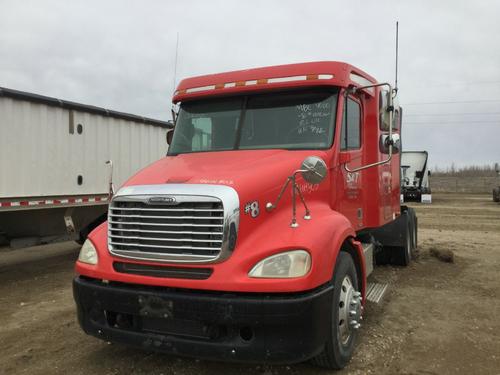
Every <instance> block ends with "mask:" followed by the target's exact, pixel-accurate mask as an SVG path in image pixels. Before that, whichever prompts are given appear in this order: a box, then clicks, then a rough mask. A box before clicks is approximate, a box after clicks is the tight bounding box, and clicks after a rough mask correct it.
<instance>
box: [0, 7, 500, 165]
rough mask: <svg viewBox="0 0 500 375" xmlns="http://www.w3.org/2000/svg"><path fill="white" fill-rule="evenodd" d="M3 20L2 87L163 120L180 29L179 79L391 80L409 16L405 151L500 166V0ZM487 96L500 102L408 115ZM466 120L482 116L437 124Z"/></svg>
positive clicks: (403, 87)
mask: <svg viewBox="0 0 500 375" xmlns="http://www.w3.org/2000/svg"><path fill="white" fill-rule="evenodd" d="M0 10H1V11H0V56H1V57H2V58H1V59H0V86H6V87H11V88H14V89H19V90H26V91H32V92H36V93H41V94H45V95H50V96H56V97H60V98H64V99H68V100H74V101H79V102H83V103H88V104H93V105H98V106H103V107H107V108H112V109H116V110H121V111H126V112H132V113H136V114H140V115H146V116H151V117H156V118H161V119H167V118H169V116H170V115H169V112H170V96H171V93H172V92H173V70H174V60H175V43H176V35H177V33H179V35H180V45H179V56H178V67H177V76H178V78H177V81H179V80H180V79H181V78H182V77H187V76H191V75H197V74H207V73H215V72H220V71H225V70H236V69H244V68H249V67H256V66H266V65H274V64H284V63H291V62H301V61H314V60H341V61H347V62H350V63H352V64H354V65H357V66H359V67H360V68H362V69H364V70H366V71H367V72H368V73H370V74H371V75H373V76H375V77H376V78H377V79H379V80H380V81H393V79H394V24H395V21H396V20H399V21H400V41H401V44H400V67H399V68H400V77H399V82H400V91H399V99H400V102H401V104H402V105H403V106H404V108H405V118H404V120H405V121H406V125H405V128H404V142H405V147H406V148H408V149H427V150H428V151H429V152H430V157H431V164H432V165H435V164H438V165H443V166H444V165H447V164H450V163H451V162H455V163H456V164H459V165H460V164H470V163H476V164H478V163H479V164H484V163H492V162H494V161H500V151H499V150H500V148H499V147H498V140H499V139H500V115H496V116H493V115H481V113H485V112H500V68H499V67H500V42H499V40H498V38H499V35H500V23H498V20H497V16H498V14H500V3H498V2H496V1H475V2H469V1H451V0H447V1H440V2H437V1H418V2H417V1H412V2H410V1H400V0H391V1H390V0H382V1H370V2H368V1H360V0H357V1H349V2H345V1H311V0H310V1H307V2H304V1H284V0H282V1H270V0H268V1H262V0H258V1H248V2H247V1H222V0H218V1H202V0H199V1H194V0H187V1H182V2H178V1H118V0H110V1H96V0H91V1H71V2H67V1H23V2H18V1H9V0H1V1H0ZM481 82H482V83H481ZM485 82H486V83H485ZM488 82H490V83H488ZM495 82H496V83H495ZM465 83H469V84H465ZM484 99H498V100H499V101H498V102H481V103H469V104H459V103H455V104H440V105H438V104H436V105H412V103H421V102H437V101H463V100H484ZM464 112H472V113H476V114H477V115H475V116H471V115H454V116H452V115H450V116H433V114H436V113H437V114H443V113H446V114H448V113H449V114H455V113H464ZM424 115H425V116H424ZM450 121H461V122H466V123H453V124H445V122H450ZM468 121H478V122H477V123H472V122H469V123H467V122H468ZM484 121H496V123H485V122H484ZM417 122H421V124H416V123H417Z"/></svg>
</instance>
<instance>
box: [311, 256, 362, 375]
mask: <svg viewBox="0 0 500 375" xmlns="http://www.w3.org/2000/svg"><path fill="white" fill-rule="evenodd" d="M330 308H331V314H330V316H331V321H330V327H329V337H328V340H327V342H326V344H325V348H324V349H323V352H321V353H320V354H319V355H318V356H317V357H315V358H313V359H312V362H313V363H314V364H316V365H318V366H321V367H326V368H331V369H341V368H343V367H344V366H345V365H346V364H347V363H348V362H349V360H350V359H351V357H352V354H353V352H354V346H355V344H356V338H357V336H358V330H359V327H360V324H359V321H360V317H361V293H360V292H359V291H358V277H357V274H356V268H355V266H354V261H353V260H352V257H351V255H350V254H349V253H347V252H345V251H341V252H340V253H339V256H338V258H337V263H336V265H335V274H334V276H333V300H332V305H331V306H330Z"/></svg>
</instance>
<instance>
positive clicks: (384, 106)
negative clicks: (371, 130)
mask: <svg viewBox="0 0 500 375" xmlns="http://www.w3.org/2000/svg"><path fill="white" fill-rule="evenodd" d="M389 95H391V93H390V91H387V90H380V97H379V113H380V119H379V123H380V130H383V131H389V126H390V117H391V116H390V112H391V111H392V110H393V109H392V108H389V103H390V97H389Z"/></svg>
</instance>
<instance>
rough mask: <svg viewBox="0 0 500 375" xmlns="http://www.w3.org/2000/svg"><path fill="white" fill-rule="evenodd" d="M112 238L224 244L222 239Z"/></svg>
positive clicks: (116, 236)
mask: <svg viewBox="0 0 500 375" xmlns="http://www.w3.org/2000/svg"><path fill="white" fill-rule="evenodd" d="M110 236H111V238H123V239H131V240H147V241H171V242H218V243H222V239H220V240H211V239H201V240H200V239H193V238H158V237H156V238H155V237H142V236H118V235H115V234H111V235H110Z"/></svg>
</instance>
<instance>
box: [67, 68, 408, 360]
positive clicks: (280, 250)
mask: <svg viewBox="0 0 500 375" xmlns="http://www.w3.org/2000/svg"><path fill="white" fill-rule="evenodd" d="M393 96H394V90H393V89H392V87H391V86H390V85H389V84H386V83H378V82H377V81H376V80H375V79H374V78H372V77H371V76H369V75H368V74H366V73H364V72H363V71H361V70H360V69H357V68H355V67H353V66H351V65H349V64H346V63H341V62H314V63H302V64H292V65H282V66H273V67H266V68H258V69H249V70H243V71H235V72H228V73H221V74H214V75H206V76H200V77H194V78H188V79H184V80H183V81H182V82H181V83H180V84H179V86H178V87H177V90H176V92H175V94H174V97H173V103H174V104H176V105H177V106H178V107H177V108H178V110H177V112H176V116H175V119H174V120H175V128H174V130H173V131H172V132H171V133H169V134H168V135H167V141H168V142H169V144H170V147H169V150H168V154H167V156H166V157H165V158H163V159H161V160H159V161H157V162H156V163H154V164H152V165H150V166H149V167H147V168H145V169H143V170H142V171H140V172H139V173H137V174H136V175H135V176H133V177H132V178H130V179H129V180H128V181H127V182H126V183H125V184H124V185H123V187H121V189H120V190H119V191H118V192H117V193H116V194H115V196H114V197H113V199H112V201H111V202H110V205H109V215H108V221H107V222H106V223H104V224H102V225H101V226H99V227H98V228H96V229H95V230H94V231H93V232H92V233H91V234H90V235H89V237H88V240H87V241H86V243H85V244H84V245H83V247H82V249H81V252H80V255H79V259H78V261H77V263H76V273H77V276H76V277H75V279H74V282H73V290H74V297H75V301H76V304H77V311H78V319H79V323H80V325H81V327H82V329H83V330H84V331H85V332H86V333H87V334H90V335H93V336H96V337H98V338H100V339H103V340H107V341H111V342H118V343H124V344H129V345H133V346H137V347H141V348H143V349H147V350H153V351H162V352H167V353H172V354H176V355H182V356H192V357H197V358H207V359H218V360H226V361H235V362H259V363H294V362H302V361H306V360H309V359H312V360H313V362H314V363H316V364H318V365H320V366H325V367H330V368H341V367H343V366H345V365H346V364H347V362H348V361H349V359H350V358H351V356H352V354H353V351H354V347H355V342H356V337H357V336H358V334H359V328H360V321H361V319H362V313H363V305H364V304H365V301H366V298H365V297H366V294H367V281H366V280H367V277H368V275H369V274H370V272H371V271H372V270H373V266H374V264H377V263H381V262H384V263H387V262H392V263H395V264H399V265H407V264H408V263H409V262H410V260H411V256H412V251H413V250H414V249H415V247H416V238H417V228H416V217H415V213H414V211H413V210H412V209H410V208H407V207H405V206H401V205H400V149H401V142H400V133H401V116H400V113H401V111H400V108H399V107H398V106H397V105H395V104H394V102H393ZM174 113H175V112H174Z"/></svg>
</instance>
